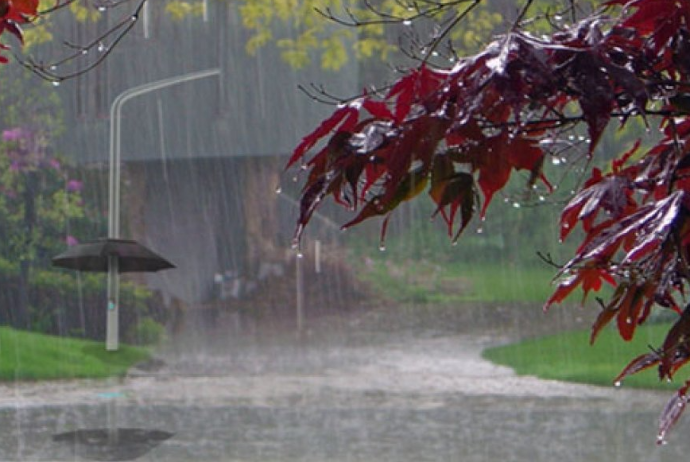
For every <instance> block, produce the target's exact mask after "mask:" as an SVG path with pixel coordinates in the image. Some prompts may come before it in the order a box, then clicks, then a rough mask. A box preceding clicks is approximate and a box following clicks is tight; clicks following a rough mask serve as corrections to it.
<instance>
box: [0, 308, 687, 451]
mask: <svg viewBox="0 0 690 462" xmlns="http://www.w3.org/2000/svg"><path fill="white" fill-rule="evenodd" d="M530 310H534V309H533V308H529V307H513V308H510V309H508V308H505V307H500V306H495V307H489V308H486V307H484V308H483V309H481V310H480V309H478V308H473V307H465V308H462V309H458V307H452V308H448V309H443V308H428V307H427V308H424V307H417V308H416V309H408V308H402V307H389V308H386V309H381V310H375V311H371V310H362V311H357V312H350V313H348V314H347V315H340V316H338V315H328V316H322V317H319V318H318V319H316V320H311V321H310V322H308V323H307V325H306V329H305V331H304V332H302V333H301V334H299V335H298V334H297V333H296V332H295V331H294V329H293V328H291V327H294V326H290V323H289V321H287V322H281V323H277V324H270V323H259V324H257V323H253V324H252V323H250V324H247V323H246V322H244V323H242V324H243V325H242V326H241V329H240V328H238V325H239V324H241V323H238V322H237V319H235V318H233V317H227V318H221V319H220V320H219V321H218V322H217V323H215V324H214V325H213V326H208V325H207V326H202V324H201V323H194V322H190V324H189V325H188V327H187V329H186V330H185V331H184V332H182V333H181V334H180V335H179V336H178V337H177V338H175V339H174V342H170V343H169V345H168V346H167V347H166V348H164V349H162V350H161V351H160V357H161V359H163V361H164V363H165V365H164V366H163V367H161V368H157V367H152V368H149V370H146V368H144V369H141V370H135V371H132V374H131V375H130V376H129V377H127V378H125V379H122V380H111V381H106V382H92V381H78V382H71V381H70V382H57V383H49V384H22V385H17V386H4V387H2V388H1V389H0V426H1V428H3V429H4V431H3V432H2V435H1V436H0V450H1V453H0V460H2V461H10V460H18V461H29V460H75V458H79V457H81V458H82V459H84V458H85V459H87V460H88V458H89V457H100V458H101V460H104V459H103V457H105V456H103V455H100V456H93V455H89V454H88V453H87V454H84V453H83V452H82V453H78V454H76V455H75V454H74V452H73V451H72V448H68V447H65V445H64V444H62V445H61V444H59V443H58V442H55V441H53V440H52V439H51V436H52V435H55V434H62V433H65V432H70V431H74V430H78V429H83V428H105V427H108V426H115V427H121V428H144V429H150V430H157V431H163V432H169V433H172V434H173V435H174V436H173V437H172V438H170V439H169V440H166V441H164V442H162V443H161V444H160V446H157V447H155V448H151V449H150V450H149V451H148V452H147V453H145V454H144V455H142V456H141V457H139V458H138V459H137V460H141V461H171V462H172V461H219V462H220V461H223V462H224V461H315V462H316V461H372V462H373V461H403V462H405V461H410V462H412V461H439V460H449V461H499V460H500V461H547V460H548V461H551V460H554V459H556V458H557V459H558V460H560V461H593V460H602V461H604V460H605V461H607V462H611V461H626V462H628V461H630V460H645V461H647V460H651V461H665V460H669V461H670V460H677V459H678V458H680V457H684V455H685V454H686V453H687V451H688V449H690V442H688V439H687V438H685V437H684V434H685V432H687V431H688V426H687V425H684V424H681V425H680V426H679V428H677V429H676V432H675V434H674V435H673V437H672V438H671V439H670V444H668V445H666V446H664V447H657V446H656V445H655V444H654V440H655V426H656V417H657V415H658V412H659V411H660V409H661V408H662V406H663V404H664V403H665V401H666V400H667V399H668V395H667V394H666V393H652V392H644V391H636V390H628V389H625V388H623V389H615V388H613V387H611V388H604V387H590V386H584V385H574V384H566V383H560V382H553V381H542V380H538V379H535V378H532V377H516V376H515V375H514V374H513V372H512V371H511V370H510V369H508V368H504V367H497V366H494V365H492V364H490V363H488V362H486V361H484V360H483V359H482V358H481V351H482V349H483V348H485V347H487V346H490V345H495V344H499V343H504V342H507V341H509V340H511V339H514V338H516V337H524V336H531V335H537V334H541V333H544V332H553V331H555V330H559V329H564V328H571V327H574V326H580V325H582V326H584V325H586V323H588V322H589V319H587V316H586V313H582V312H579V311H578V310H577V309H572V310H569V311H556V312H552V313H551V314H549V315H546V317H544V316H543V315H541V314H538V315H535V312H534V311H530ZM536 310H537V311H538V308H537V309H536ZM580 317H582V318H583V319H580ZM154 366H156V365H154ZM150 369H154V370H150ZM111 460H117V452H113V453H112V458H111Z"/></svg>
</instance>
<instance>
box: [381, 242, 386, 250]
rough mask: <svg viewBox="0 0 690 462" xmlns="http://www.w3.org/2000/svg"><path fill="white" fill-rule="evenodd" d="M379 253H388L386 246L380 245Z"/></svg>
mask: <svg viewBox="0 0 690 462" xmlns="http://www.w3.org/2000/svg"><path fill="white" fill-rule="evenodd" d="M379 251H381V252H385V251H386V244H384V243H381V244H379Z"/></svg>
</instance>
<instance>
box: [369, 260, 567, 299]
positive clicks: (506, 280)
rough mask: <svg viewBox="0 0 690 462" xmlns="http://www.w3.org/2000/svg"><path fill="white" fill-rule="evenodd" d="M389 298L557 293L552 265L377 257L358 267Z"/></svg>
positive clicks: (545, 295) (518, 296)
mask: <svg viewBox="0 0 690 462" xmlns="http://www.w3.org/2000/svg"><path fill="white" fill-rule="evenodd" d="M358 274H359V275H360V277H361V278H363V279H365V280H366V281H368V282H369V283H370V284H371V285H372V286H373V287H374V288H375V289H376V290H377V291H378V292H379V293H381V294H382V295H383V296H384V297H385V298H388V299H391V300H395V301H398V302H415V303H456V302H535V303H539V304H542V303H544V302H545V301H546V300H547V299H548V297H549V296H550V295H551V292H552V291H553V286H552V285H551V280H552V279H553V276H554V274H555V272H554V270H553V269H552V268H549V267H547V266H546V265H544V266H532V267H529V266H525V267H520V268H516V267H515V266H512V265H499V264H468V263H443V264H438V265H437V264H434V263H433V262H430V261H425V260H407V261H404V260H403V261H400V260H386V259H376V260H373V261H371V262H370V264H369V265H368V267H366V268H361V269H359V272H358Z"/></svg>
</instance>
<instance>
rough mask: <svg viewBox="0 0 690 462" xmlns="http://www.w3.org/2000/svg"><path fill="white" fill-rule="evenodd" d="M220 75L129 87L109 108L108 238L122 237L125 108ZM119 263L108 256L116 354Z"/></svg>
mask: <svg viewBox="0 0 690 462" xmlns="http://www.w3.org/2000/svg"><path fill="white" fill-rule="evenodd" d="M215 76H218V77H219V76H220V69H218V68H215V69H207V70H205V71H199V72H192V73H189V74H184V75H180V76H177V77H170V78H167V79H163V80H158V81H155V82H150V83H147V84H144V85H140V86H138V87H134V88H130V89H128V90H125V91H124V92H122V93H120V94H119V95H118V96H117V97H116V98H115V100H113V104H112V105H111V106H110V152H109V160H110V165H109V169H110V171H109V173H110V175H109V177H108V186H109V188H108V238H109V239H119V237H120V157H121V156H120V140H121V124H120V119H121V115H122V107H123V106H124V104H125V103H126V102H127V101H129V100H131V99H133V98H136V97H137V96H141V95H144V94H146V93H150V92H152V91H156V90H161V89H163V88H167V87H171V86H173V85H178V84H181V83H185V82H190V81H193V80H199V79H204V78H207V77H215ZM118 266H119V261H118V257H117V256H115V255H110V256H108V289H107V290H108V292H107V297H108V306H107V318H106V341H105V349H106V350H108V351H115V350H117V349H118V347H119V337H120V335H119V303H120V272H119V268H118Z"/></svg>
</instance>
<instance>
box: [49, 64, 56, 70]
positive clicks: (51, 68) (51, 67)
mask: <svg viewBox="0 0 690 462" xmlns="http://www.w3.org/2000/svg"><path fill="white" fill-rule="evenodd" d="M49 69H50V70H51V71H56V70H57V66H56V65H54V64H53V65H52V66H50V68H49Z"/></svg>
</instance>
